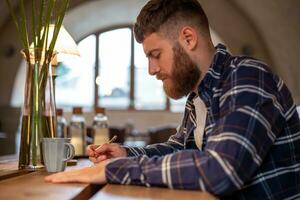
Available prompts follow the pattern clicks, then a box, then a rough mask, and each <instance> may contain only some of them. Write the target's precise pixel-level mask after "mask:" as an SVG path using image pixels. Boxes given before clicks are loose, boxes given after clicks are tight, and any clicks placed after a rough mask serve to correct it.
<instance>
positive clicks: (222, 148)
mask: <svg viewBox="0 0 300 200" xmlns="http://www.w3.org/2000/svg"><path fill="white" fill-rule="evenodd" d="M273 78H274V77H273V76H272V75H271V74H270V73H268V72H267V71H266V70H265V69H263V68H260V67H257V65H253V66H252V67H251V66H250V67H249V66H239V67H237V68H236V69H235V70H233V72H232V73H231V75H230V76H229V77H228V78H227V79H226V81H225V82H224V83H223V92H222V94H221V96H220V102H219V108H218V109H220V111H219V113H220V117H219V119H218V120H217V121H216V122H215V123H214V125H213V128H212V129H211V130H210V131H209V133H206V134H207V144H206V147H205V148H204V150H203V151H199V150H183V151H179V152H176V153H173V154H168V155H165V156H161V157H158V156H154V157H151V158H149V157H147V156H143V155H142V156H138V157H132V158H120V159H116V160H113V161H111V162H110V163H109V164H108V165H107V168H106V177H107V180H108V182H110V183H121V184H136V185H146V186H160V187H169V188H180V189H196V190H202V191H208V192H210V193H212V194H215V195H226V194H230V193H232V192H234V191H236V190H238V189H241V188H242V187H243V185H244V183H245V182H246V181H247V180H249V179H250V178H251V176H253V174H254V173H255V171H256V170H257V169H258V168H259V166H260V165H261V163H262V161H263V160H264V158H265V156H266V154H267V153H268V151H269V150H270V148H271V146H272V144H273V143H274V140H275V138H276V136H277V135H278V134H279V133H280V132H281V131H282V127H283V123H284V121H285V119H284V117H283V116H286V115H287V112H288V111H287V110H285V109H284V108H283V107H282V106H281V103H280V102H279V97H278V96H277V93H278V92H277V86H276V84H275V82H274V80H273ZM290 108H291V107H290Z"/></svg>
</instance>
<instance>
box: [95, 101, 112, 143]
mask: <svg viewBox="0 0 300 200" xmlns="http://www.w3.org/2000/svg"><path fill="white" fill-rule="evenodd" d="M93 132H94V141H93V143H94V144H104V143H106V142H107V141H108V140H109V132H108V118H107V116H106V115H105V108H101V107H96V108H95V116H94V119H93Z"/></svg>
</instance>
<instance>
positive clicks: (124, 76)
mask: <svg viewBox="0 0 300 200" xmlns="http://www.w3.org/2000/svg"><path fill="white" fill-rule="evenodd" d="M130 40H131V29H129V28H122V29H115V30H112V31H107V32H104V33H102V34H100V35H99V61H100V64H99V70H98V71H99V75H98V76H97V78H96V80H97V85H98V91H99V95H98V96H99V97H98V104H99V105H101V106H103V107H108V108H117V109H127V108H128V106H129V102H130V98H129V97H130V95H129V91H130V57H131V53H130V49H131V41H130Z"/></svg>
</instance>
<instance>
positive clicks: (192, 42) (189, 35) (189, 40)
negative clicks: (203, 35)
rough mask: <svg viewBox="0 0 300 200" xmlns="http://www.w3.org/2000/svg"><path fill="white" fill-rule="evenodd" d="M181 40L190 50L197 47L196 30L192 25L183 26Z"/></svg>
mask: <svg viewBox="0 0 300 200" xmlns="http://www.w3.org/2000/svg"><path fill="white" fill-rule="evenodd" d="M179 42H180V43H181V45H182V46H183V47H185V48H186V49H188V50H193V49H195V48H196V46H197V42H198V35H197V32H196V30H195V29H194V28H192V27H190V26H185V27H183V28H182V29H181V31H180V34H179Z"/></svg>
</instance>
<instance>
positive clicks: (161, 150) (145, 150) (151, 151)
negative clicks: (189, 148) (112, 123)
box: [124, 126, 184, 157]
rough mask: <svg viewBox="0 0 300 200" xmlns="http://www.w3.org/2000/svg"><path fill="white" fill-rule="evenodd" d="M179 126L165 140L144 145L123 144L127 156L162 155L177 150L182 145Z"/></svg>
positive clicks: (182, 135) (181, 129)
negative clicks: (174, 132) (130, 145)
mask: <svg viewBox="0 0 300 200" xmlns="http://www.w3.org/2000/svg"><path fill="white" fill-rule="evenodd" d="M181 127H182V126H179V128H178V129H177V132H176V134H174V135H172V136H171V137H170V138H169V139H168V141H167V142H164V143H158V144H151V145H147V146H146V147H128V146H124V148H125V149H126V151H127V154H128V156H129V157H133V156H140V155H147V156H149V157H151V156H156V155H157V156H163V155H166V154H170V153H174V152H177V151H179V150H181V149H183V147H184V130H183V128H181Z"/></svg>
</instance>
